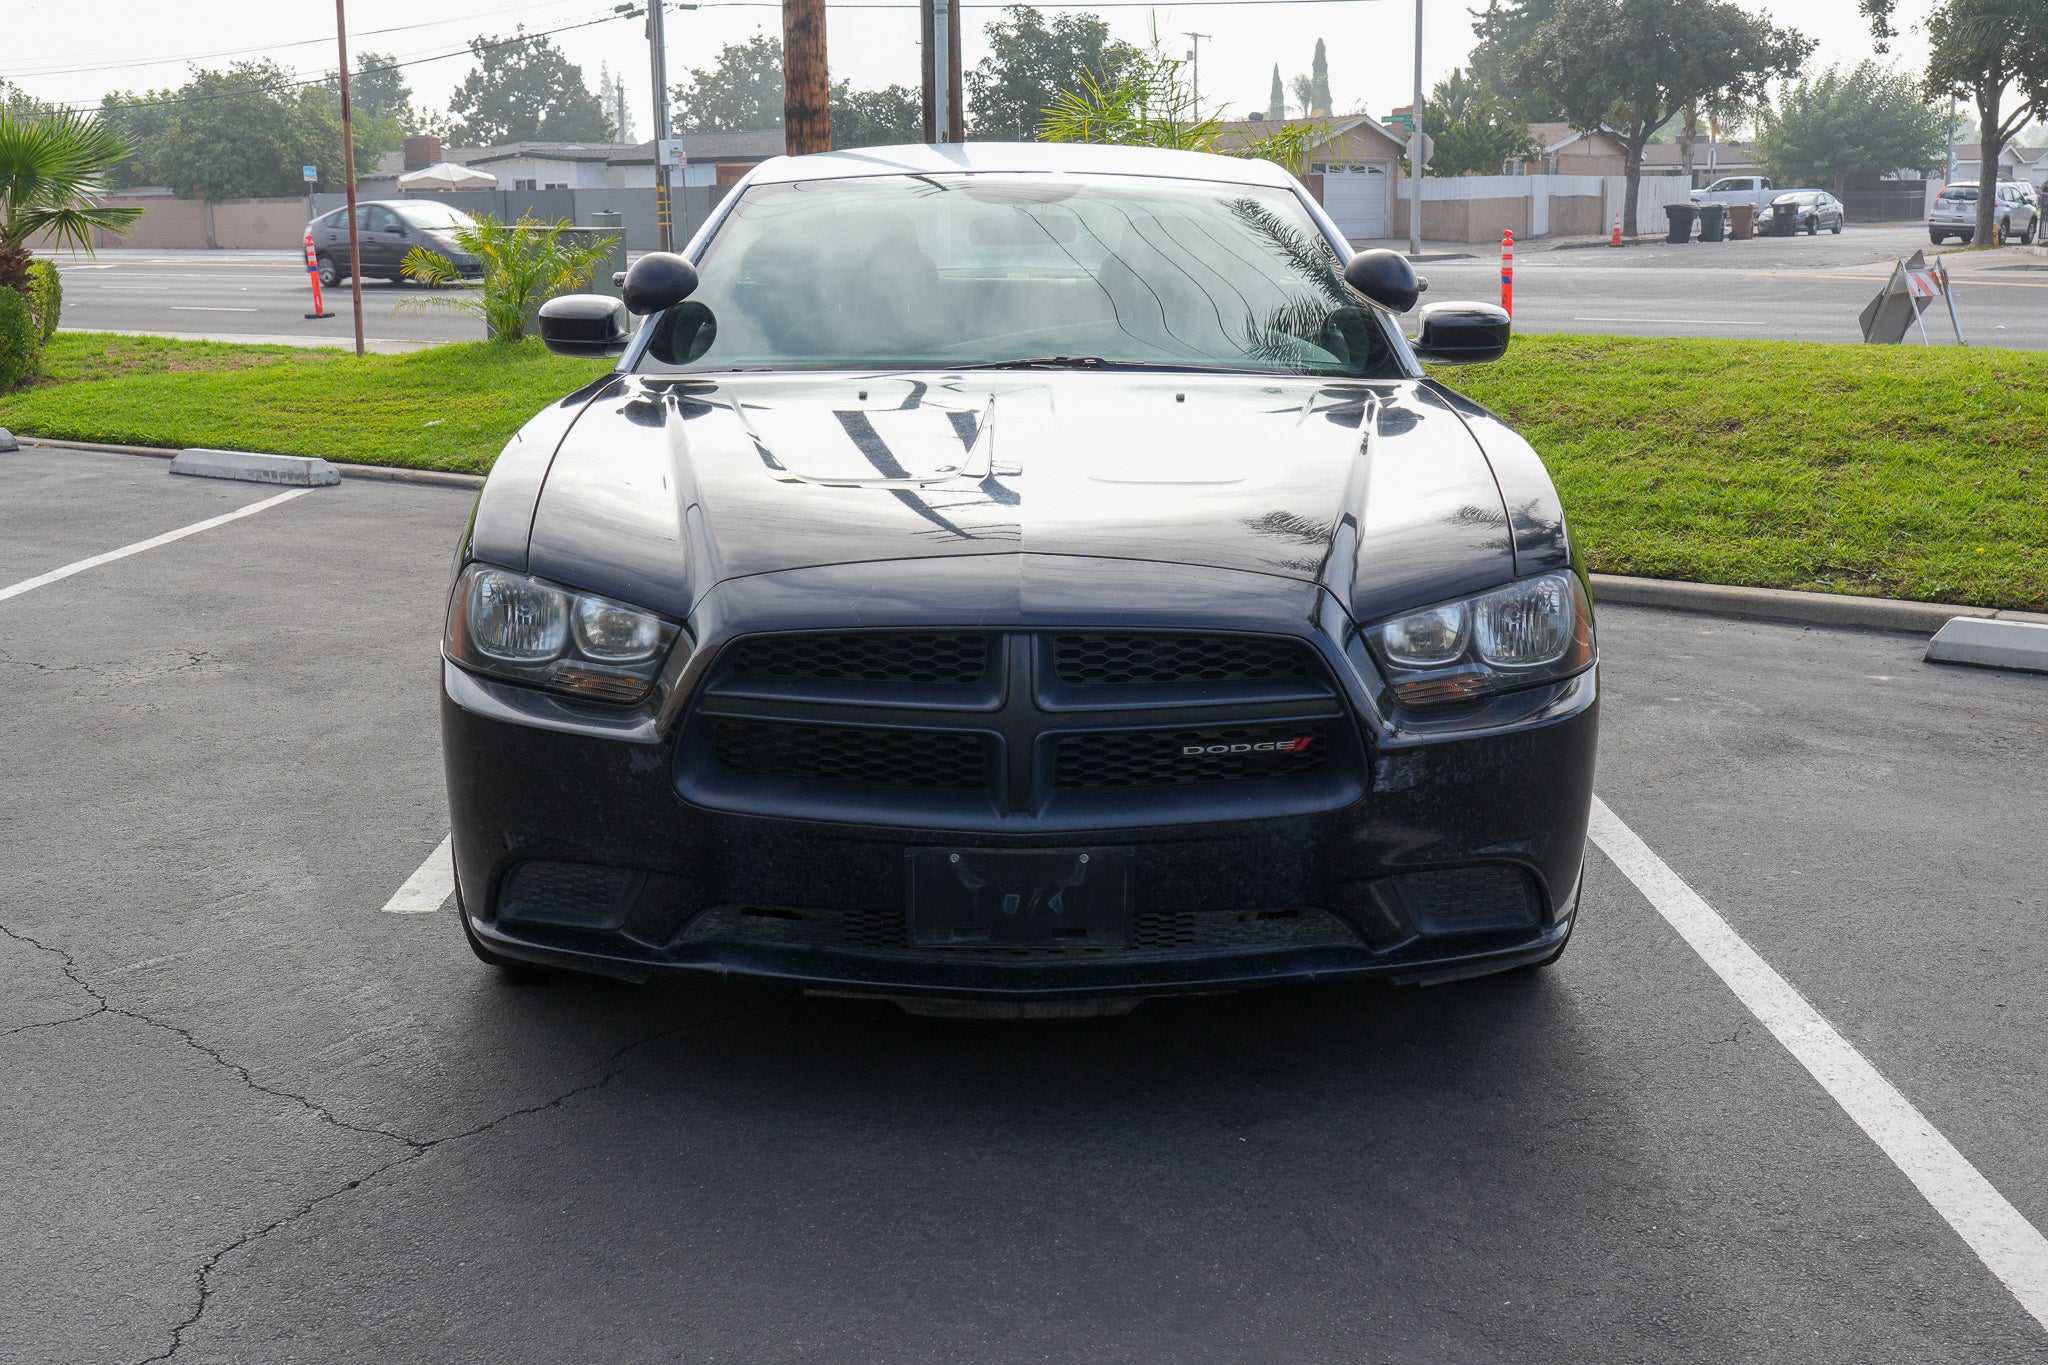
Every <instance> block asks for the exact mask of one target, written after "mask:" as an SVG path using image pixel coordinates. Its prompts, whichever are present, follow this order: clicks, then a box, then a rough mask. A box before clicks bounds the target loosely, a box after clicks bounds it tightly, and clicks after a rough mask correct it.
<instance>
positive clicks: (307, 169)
mask: <svg viewBox="0 0 2048 1365" xmlns="http://www.w3.org/2000/svg"><path fill="white" fill-rule="evenodd" d="M299 174H300V175H301V176H303V177H304V178H305V181H306V183H307V184H308V185H310V184H312V183H313V182H314V181H315V180H318V179H319V178H320V168H319V167H318V166H301V167H299Z"/></svg>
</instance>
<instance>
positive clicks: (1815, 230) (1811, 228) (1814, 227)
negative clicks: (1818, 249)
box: [1806, 213, 1820, 237]
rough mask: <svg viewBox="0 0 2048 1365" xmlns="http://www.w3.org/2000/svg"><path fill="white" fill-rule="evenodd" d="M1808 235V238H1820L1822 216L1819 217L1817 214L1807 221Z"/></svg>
mask: <svg viewBox="0 0 2048 1365" xmlns="http://www.w3.org/2000/svg"><path fill="white" fill-rule="evenodd" d="M1806 235H1807V236H1809V237H1818V236H1820V215H1819V214H1817V213H1816V214H1814V215H1813V217H1811V218H1809V219H1807V220H1806Z"/></svg>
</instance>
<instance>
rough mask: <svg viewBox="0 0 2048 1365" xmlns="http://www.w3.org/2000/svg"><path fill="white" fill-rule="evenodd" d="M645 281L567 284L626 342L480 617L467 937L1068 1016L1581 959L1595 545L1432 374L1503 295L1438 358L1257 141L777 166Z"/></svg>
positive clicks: (468, 580)
mask: <svg viewBox="0 0 2048 1365" xmlns="http://www.w3.org/2000/svg"><path fill="white" fill-rule="evenodd" d="M624 284H625V288H624V295H625V297H624V299H623V301H619V300H614V299H610V298H602V297H598V296H594V295H578V296H571V297H568V298H562V299H557V300H554V301H553V302H551V303H549V304H548V305H547V306H546V307H545V308H544V309H543V311H542V316H541V319H540V327H541V332H542V335H543V337H544V338H545V340H546V341H547V343H548V345H549V346H550V347H552V348H553V349H555V350H557V351H562V352H567V353H572V354H582V355H604V356H618V357H620V359H619V363H618V366H617V368H616V370H615V371H614V372H612V373H611V374H609V375H607V376H606V377H605V378H603V379H601V380H599V381H598V382H595V383H593V384H590V385H589V386H587V387H585V388H583V389H581V390H579V391H578V392H576V393H573V394H571V395H569V396H568V397H567V398H564V399H563V400H562V401H561V402H559V403H557V404H555V405H554V406H552V407H550V408H548V409H547V410H546V411H544V412H542V413H541V414H540V415H539V416H537V417H535V418H534V419H533V420H532V421H530V422H529V423H528V424H527V425H526V426H525V428H524V429H523V430H522V431H521V432H520V433H519V434H518V436H516V437H515V438H514V439H513V440H512V442H511V444H510V445H508V446H507V447H506V449H505V452H504V454H503V455H502V456H501V457H500V458H499V460H498V463H497V467H496V469H495V470H494V471H493V473H492V474H491V477H490V480H489V482H488V483H487V484H486V485H485V487H484V490H483V493H482V495H481V497H480V498H479V500H478V502H477V505H476V511H475V515H474V518H473V520H472V523H471V526H470V529H469V532H468V535H467V536H466V537H465V539H464V541H463V544H462V547H461V551H460V554H459V556H458V569H457V573H456V576H455V582H454V587H453V590H452V592H451V594H450V598H449V605H448V617H447V632H446V637H445V642H444V649H445V656H446V657H445V664H444V667H443V670H442V686H443V696H442V726H443V733H444V736H445V752H446V758H447V767H448V791H449V801H450V805H451V808H452V814H453V824H454V848H455V865H456V872H457V884H458V896H459V908H460V914H461V920H462V924H463V928H464V931H465V932H466V933H467V934H468V936H469V940H470V943H471V945H472V946H473V947H474V948H475V950H476V952H477V955H478V956H479V957H481V958H482V959H483V960H484V961H486V962H489V963H492V964H494V965H497V966H500V967H503V968H506V969H508V970H515V971H517V970H532V969H533V968H536V967H543V968H544V967H564V968H574V969H579V970H583V971H591V972H600V973H608V974H611V975H614V976H620V977H627V978H634V979H638V978H643V977H647V976H649V975H652V974H655V973H663V972H671V973H673V972H690V973H716V974H721V975H740V976H749V977H759V978H774V979H779V980H783V981H787V982H791V983H796V984H799V985H802V986H805V987H809V988H813V989H819V990H828V991H835V992H851V993H859V994H869V995H878V996H886V997H892V998H895V999H897V1000H899V1001H902V1002H903V1003H904V1004H905V1005H906V1006H907V1007H913V1008H924V1009H934V1010H942V1011H944V1010H962V1011H999V1012H1000V1011H1017V1012H1032V1011H1041V1012H1049V1013H1058V1012H1085V1011H1089V1010H1096V1009H1103V1010H1107V1009H1112V1008H1119V1007H1122V1006H1124V1005H1127V1004H1128V1003H1129V1002H1131V1001H1133V1000H1135V999H1136V998H1138V997H1140V996H1143V995H1147V994H1156V993H1161V992H1174V991H1210V990H1217V989H1224V988H1232V987H1241V986H1247V985H1251V984H1254V983H1262V982H1271V981H1278V980H1287V979H1296V980H1299V979H1307V978H1311V977H1380V978H1386V979H1391V980H1393V981H1397V982H1422V981H1433V980H1441V979H1446V978H1451V977H1458V976H1469V975H1476V974H1480V973H1486V972H1496V971H1502V970H1505V969H1509V968H1517V967H1529V966H1536V965H1540V964H1543V963H1547V962H1550V961H1552V960H1554V959H1555V958H1556V957H1557V956H1558V955H1559V954H1560V953H1561V952H1562V951H1563V949H1564V946H1565V942H1566V940H1567V939H1568V938H1569V937H1570V934H1571V931H1572V922H1573V913H1574V911H1575V909H1576V907H1577V903H1578V896H1579V884H1580V871H1581V863H1582V860H1583V856H1584V849H1585V838H1586V823H1587V813H1588V808H1589V805H1590V803H1591V799H1592V783H1593V767H1594V749H1595V738H1596V723H1597V705H1596V698H1597V693H1598V681H1597V672H1596V670H1595V666H1594V665H1595V645H1594V635H1593V621H1592V614H1591V608H1590V604H1589V601H1588V597H1587V591H1586V584H1585V578H1584V573H1583V571H1582V566H1581V564H1580V563H1579V561H1578V558H1577V556H1576V555H1575V553H1574V550H1573V546H1572V543H1571V540H1570V538H1569V536H1568V534H1567V532H1566V528H1565V519H1564V513H1563V510H1562V509H1561V507H1560V505H1559V502H1558V496H1557V492H1556V490H1555V488H1554V487H1553V486H1552V483H1551V480H1550V478H1549V476H1548V474H1547V473H1546V472H1545V470H1544V467H1543V465H1542V463H1541V462H1540V461H1539V460H1538V459H1537V457H1536V455H1535V454H1534V452H1533V451H1531V449H1530V448H1529V446H1528V445H1527V444H1526V443H1525V442H1524V441H1523V440H1521V439H1520V438H1519V437H1517V436H1516V435H1515V434H1514V433H1513V432H1512V431H1510V430H1509V429H1508V428H1507V427H1506V426H1505V425H1503V424H1502V423H1501V422H1500V421H1499V420H1498V419H1497V418H1495V417H1494V416H1492V415H1491V414H1490V413H1488V412H1487V411H1486V410H1485V409H1483V408H1481V407H1479V406H1478V405H1477V404H1475V403H1472V402H1470V401H1468V400H1466V399H1464V398H1462V397H1460V396H1459V395H1458V394H1457V393H1456V392H1454V391H1453V390H1452V389H1450V388H1448V387H1446V386H1445V385H1443V384H1442V383H1440V382H1439V381H1437V380H1436V379H1433V378H1431V377H1428V376H1427V375H1426V374H1425V372H1424V368H1423V367H1424V365H1425V364H1445V363H1454V362H1473V361H1485V360H1490V359H1493V358H1495V357H1497V356H1499V355H1500V354H1501V352H1502V351H1503V349H1504V348H1505V347H1506V345H1507V342H1508V321H1507V318H1506V316H1505V314H1503V313H1501V312H1500V311H1499V310H1498V309H1495V308H1491V307H1489V306H1487V305H1484V304H1457V303H1444V304H1434V305H1430V306H1427V307H1424V308H1422V310H1421V313H1420V317H1419V327H1418V334H1417V336H1416V337H1415V339H1413V340H1410V339H1408V338H1407V337H1405V336H1404V335H1403V331H1402V328H1401V326H1400V325H1399V318H1400V315H1401V314H1403V313H1405V312H1407V311H1409V310H1410V309H1412V308H1414V307H1415V306H1416V304H1417V303H1418V301H1419V295H1420V293H1421V292H1422V290H1423V288H1424V284H1423V282H1422V281H1420V280H1418V279H1416V277H1415V275H1414V274H1413V272H1412V270H1411V269H1410V267H1409V265H1408V263H1407V261H1406V260H1405V259H1404V258H1402V257H1400V256H1398V255H1394V254H1392V253H1388V252H1366V253H1363V254H1361V255H1358V256H1356V257H1351V256H1349V254H1348V251H1347V248H1346V244H1345V242H1344V239H1343V237H1342V235H1341V234H1340V233H1339V232H1338V231H1337V229H1336V227H1335V225H1334V224H1333V223H1332V222H1331V221H1330V220H1329V218H1328V217H1327V216H1325V214H1324V213H1323V212H1322V210H1321V208H1320V207H1319V206H1318V205H1317V204H1316V203H1315V202H1314V201H1313V200H1312V199H1310V198H1309V197H1307V196H1306V195H1305V194H1304V193H1303V191H1302V188H1301V186H1300V185H1299V183H1298V182H1296V181H1295V180H1294V179H1293V178H1292V177H1291V176H1289V175H1288V174H1287V173H1285V172H1284V171H1282V170H1280V169H1279V168H1277V167H1275V166H1273V165H1270V164H1267V163H1264V162H1257V161H1245V160H1233V159H1227V158H1223V157H1215V156H1206V155H1200V154H1194V153H1184V152H1161V151H1150V150H1138V149H1123V148H1102V147H1073V146H1043V145H1023V146H1005V145H972V146H967V147H946V148H939V147H905V148H891V149H870V150H863V151H858V152H845V153H831V154H827V155H820V156H807V157H796V158H785V159H780V160H775V161H770V162H768V163H766V164H765V165H763V166H761V167H760V168H758V169H757V170H756V171H755V172H754V173H753V174H752V175H750V176H749V177H748V178H747V179H746V180H745V181H744V182H742V183H741V184H740V185H739V186H737V187H736V188H735V189H734V190H733V192H732V193H731V194H730V195H729V196H728V197H727V198H726V199H725V200H724V201H723V203H722V205H721V207H720V210H719V212H718V214H717V215H716V217H715V218H714V220H713V221H712V222H710V223H708V224H707V225H706V226H705V228H704V230H703V231H702V232H701V233H700V234H699V236H698V238H697V240H696V241H695V242H694V243H693V244H692V246H691V248H690V251H689V253H688V255H687V257H685V256H676V255H664V254H654V255H649V256H646V257H643V258H641V259H640V260H639V261H638V262H636V263H635V265H634V266H633V268H632V270H631V271H630V272H628V274H627V276H626V278H625V281H624ZM636 315H637V316H638V317H639V318H641V319H643V321H641V322H640V323H639V324H638V325H637V326H636V325H635V324H634V321H633V319H634V317H635V316H636Z"/></svg>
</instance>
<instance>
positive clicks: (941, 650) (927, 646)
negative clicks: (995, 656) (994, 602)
mask: <svg viewBox="0 0 2048 1365" xmlns="http://www.w3.org/2000/svg"><path fill="white" fill-rule="evenodd" d="M994 645H995V637H993V636H990V635H982V634H974V633H961V632H937V631H918V632H897V633H890V632H875V633H869V634H839V635H760V636H755V637H753V638H751V639H746V640H741V641H740V642H739V643H738V644H736V645H734V646H733V655H732V665H731V667H732V672H733V673H734V675H736V676H738V677H743V678H803V679H811V680H815V681H819V682H870V683H903V684H908V685H914V686H931V685H971V684H974V683H978V682H980V681H981V680H982V679H983V678H985V677H987V676H988V670H989V658H990V655H991V654H992V653H993V651H994Z"/></svg>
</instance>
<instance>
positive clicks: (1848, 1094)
mask: <svg viewBox="0 0 2048 1365" xmlns="http://www.w3.org/2000/svg"><path fill="white" fill-rule="evenodd" d="M1588 832H1589V833H1590V834H1591V835H1592V838H1593V842H1594V843H1595V844H1598V845H1599V847H1600V851H1601V852H1602V853H1605V854H1606V855H1607V856H1608V858H1609V859H1610V860H1612V861H1613V863H1614V865H1615V866H1616V867H1618V868H1620V869H1621V871H1622V874H1623V875H1624V876H1626V877H1627V878H1628V879H1629V880H1630V881H1631V882H1634V883H1635V885H1636V889H1637V890H1638V891H1641V892H1642V893H1643V895H1644V896H1645V897H1646V898H1647V899H1648V900H1649V902H1650V904H1651V906H1653V907H1654V908H1655V909H1656V911H1657V913H1658V914H1660V915H1662V916H1663V917H1664V919H1665V921H1666V922H1667V923H1669V924H1670V925H1671V927H1672V928H1673V929H1675V930H1677V931H1678V935H1679V937H1681V938H1683V939H1684V940H1685V941H1686V942H1687V943H1688V944H1690V945H1691V946H1692V950H1693V951H1694V952H1696V953H1698V954H1699V955H1700V958H1701V960H1702V961H1704V962H1705V963H1706V964H1707V966H1709V967H1711V968H1712V969H1713V971H1714V974H1715V975H1716V976H1718V977H1720V978H1721V980H1722V982H1723V983H1724V984H1726V985H1727V987H1728V989H1729V990H1731V991H1733V992H1734V993H1735V996H1736V998H1737V999H1739V1000H1740V1001H1742V1003H1743V1004H1744V1005H1746V1006H1748V1008H1749V1012H1750V1013H1751V1014H1753V1015H1755V1016H1756V1017H1757V1019H1758V1020H1760V1021H1761V1022H1762V1023H1763V1025H1764V1027H1766V1028H1768V1029H1769V1030H1770V1031H1771V1032H1772V1034H1773V1035H1775V1036H1776V1037H1777V1039H1778V1041H1779V1042H1780V1043H1782V1044H1783V1045H1784V1047H1785V1050H1786V1051H1787V1052H1790V1053H1791V1054H1792V1056H1793V1057H1794V1058H1795V1059H1796V1060H1797V1061H1798V1062H1799V1064H1800V1065H1801V1066H1803V1067H1805V1068H1806V1069H1807V1071H1808V1072H1809V1073H1811V1074H1812V1076H1813V1078H1814V1079H1815V1080H1816V1081H1819V1082H1820V1084H1821V1088H1822V1089H1824V1090H1826V1091H1827V1092H1828V1094H1829V1095H1830V1096H1831V1097H1832V1098H1833V1099H1834V1101H1835V1103H1836V1104H1838V1105H1840V1106H1841V1107H1842V1112H1843V1113H1845V1114H1847V1115H1848V1116H1849V1117H1850V1118H1851V1119H1853V1120H1854V1121H1855V1123H1856V1126H1857V1127H1858V1128H1861V1129H1862V1130H1863V1131H1864V1133H1865V1134H1867V1135H1868V1136H1869V1138H1870V1140H1871V1141H1872V1142H1875V1143H1876V1144H1877V1146H1878V1149H1879V1150H1880V1151H1882V1152H1883V1153H1884V1154H1885V1155H1886V1156H1887V1157H1890V1158H1891V1161H1892V1164H1893V1165H1894V1166H1897V1167H1898V1168H1899V1170H1900V1171H1901V1172H1903V1173H1904V1174H1905V1176H1906V1178H1907V1179H1908V1180H1910V1181H1912V1182H1913V1184H1914V1185H1915V1186H1916V1187H1917V1188H1918V1189H1919V1191H1920V1193H1921V1195H1922V1196H1923V1197H1924V1198H1925V1199H1926V1200H1927V1202H1928V1203H1929V1204H1931V1205H1933V1206H1934V1211H1935V1212H1936V1213H1938V1214H1940V1215H1941V1216H1942V1218H1943V1219H1944V1220H1945V1221H1946V1222H1947V1223H1948V1225H1949V1226H1950V1227H1952V1228H1954V1229H1955V1230H1956V1233H1957V1235H1958V1236H1960V1237H1961V1238H1962V1239H1963V1241H1965V1242H1966V1243H1968V1244H1969V1247H1970V1250H1972V1251H1974V1252H1976V1253H1977V1258H1978V1259H1979V1260H1981V1261H1982V1262H1984V1264H1985V1266H1986V1267H1988V1268H1989V1269H1990V1271H1991V1273H1992V1274H1994V1275H1996V1276H1997V1277H1998V1278H1999V1280H2000V1281H2001V1282H2003V1283H2004V1285H2005V1287H2006V1288H2007V1289H2009V1290H2011V1291H2012V1295H2013V1297H2014V1298H2016V1299H2018V1300H2019V1301H2020V1307H2022V1308H2024V1309H2026V1310H2027V1312H2028V1313H2030V1314H2032V1315H2033V1318H2034V1320H2035V1321H2036V1322H2038V1323H2040V1324H2041V1325H2042V1326H2043V1327H2044V1328H2048V1238H2044V1237H2043V1236H2042V1235H2041V1233H2040V1230H2039V1229H2037V1228H2036V1227H2035V1226H2034V1225H2033V1224H2032V1223H2029V1222H2028V1221H2027V1220H2026V1219H2025V1218H2024V1217H2022V1216H2021V1214H2020V1212H2019V1210H2018V1209H2015V1208H2014V1207H2013V1206H2012V1205H2011V1203H2009V1202H2008V1201H2007V1200H2006V1198H2005V1196H2004V1195H2002V1194H2000V1193H1999V1192H1998V1190H1997V1189H1996V1188H1995V1187H1994V1186H1993V1185H1992V1184H1991V1182H1990V1181H1988V1180H1986V1179H1985V1178H1984V1176H1983V1173H1982V1172H1980V1171H1979V1170H1978V1169H1977V1168H1976V1167H1975V1166H1973V1165H1971V1164H1970V1160H1969V1158H1968V1157H1966V1156H1964V1155H1963V1154H1962V1153H1961V1152H1959V1151H1957V1150H1956V1149H1955V1146H1954V1144H1952V1143H1950V1142H1949V1140H1948V1139H1947V1138H1945V1137H1943V1136H1942V1135H1941V1133H1940V1131H1939V1130H1938V1129H1936V1128H1935V1126H1934V1125H1933V1124H1931V1123H1929V1122H1928V1121H1927V1118H1926V1116H1925V1115H1923V1114H1922V1113H1921V1112H1920V1111H1919V1110H1918V1109H1916V1108H1914V1107H1913V1103H1912V1101H1910V1100H1908V1099H1907V1098H1906V1097H1905V1096H1904V1095H1902V1094H1900V1093H1899V1091H1898V1089H1897V1088H1896V1087H1895V1086H1893V1085H1892V1083H1891V1082H1890V1081H1888V1080H1886V1079H1885V1078H1884V1077H1883V1076H1882V1075H1881V1074H1879V1072H1878V1070H1877V1068H1876V1067H1874V1066H1872V1065H1871V1064H1870V1062H1869V1060H1868V1059H1867V1058H1866V1057H1864V1055H1863V1054H1862V1053H1861V1052H1858V1051H1857V1050H1856V1047H1855V1045H1854V1044H1852V1043H1850V1042H1849V1040H1848V1039H1846V1038H1844V1037H1843V1036H1842V1035H1841V1034H1839V1033H1837V1032H1836V1031H1835V1029H1834V1026H1833V1025H1831V1024H1830V1023H1828V1021H1827V1020H1826V1019H1825V1018H1823V1017H1822V1016H1821V1013H1820V1011H1818V1010H1816V1009H1815V1008H1814V1007H1813V1006H1812V1005H1810V1004H1808V1003H1807V1000H1806V997H1805V996H1803V995H1801V994H1800V993H1799V990H1798V988H1797V987H1795V986H1794V985H1793V984H1792V983H1791V982H1789V981H1787V980H1786V979H1785V978H1784V977H1782V976H1780V975H1778V973H1777V971H1776V969H1775V968H1773V967H1772V966H1771V964H1770V963H1768V962H1766V961H1764V959H1763V957H1762V956H1761V955H1759V954H1758V953H1757V951H1756V949H1754V948H1752V947H1750V946H1749V943H1748V941H1747V940H1745V939H1744V938H1743V937H1742V935H1740V934H1738V933H1736V932H1735V930H1734V928H1733V927H1732V926H1730V925H1729V923H1728V921H1726V920H1724V919H1722V918H1721V916H1720V915H1719V914H1718V913H1717V912H1716V911H1715V909H1714V907H1713V906H1711V905H1708V904H1707V903H1706V901H1704V900H1702V899H1701V898H1700V895H1699V893H1698V892H1696V891H1694V890H1693V889H1692V888H1691V887H1690V886H1688V885H1686V883H1685V880H1684V878H1682V877H1680V876H1679V875H1678V874H1677V873H1676V872H1673V871H1672V870H1671V868H1670V866H1669V865H1668V864H1666V863H1665V861H1664V860H1663V859H1662V858H1659V857H1658V856H1657V855H1656V853H1655V852H1653V851H1652V850H1651V849H1650V846H1649V845H1648V844H1645V843H1644V842H1643V841H1642V839H1641V838H1639V837H1638V836H1637V835H1636V832H1635V831H1634V830H1632V829H1630V828H1629V827H1628V826H1627V825H1625V824H1623V823H1622V822H1621V819H1620V817H1619V816H1617V815H1615V813H1614V812H1613V811H1611V810H1609V809H1608V808H1607V803H1606V802H1604V801H1602V800H1600V799H1598V798H1597V797H1596V798H1595V799H1594V801H1593V819H1592V826H1591V828H1590V830H1589V831H1588Z"/></svg>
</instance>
